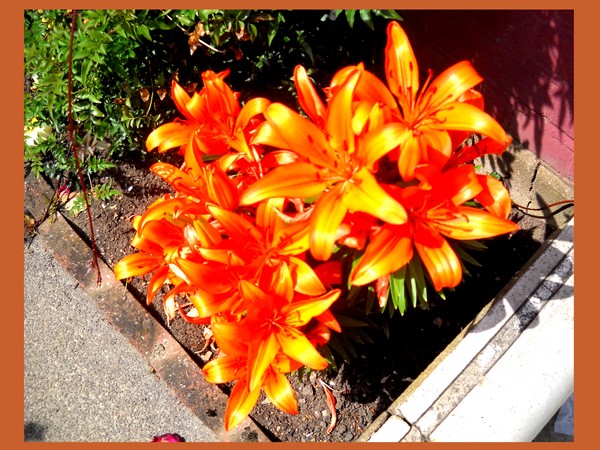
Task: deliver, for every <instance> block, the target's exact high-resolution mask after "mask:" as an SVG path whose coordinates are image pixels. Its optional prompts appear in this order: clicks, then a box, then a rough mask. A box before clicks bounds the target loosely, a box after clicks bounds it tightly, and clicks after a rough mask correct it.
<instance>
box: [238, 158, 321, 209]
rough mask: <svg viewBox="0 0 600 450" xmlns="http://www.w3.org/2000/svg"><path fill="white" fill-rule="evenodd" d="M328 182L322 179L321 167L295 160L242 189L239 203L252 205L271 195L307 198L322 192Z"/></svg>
mask: <svg viewBox="0 0 600 450" xmlns="http://www.w3.org/2000/svg"><path fill="white" fill-rule="evenodd" d="M329 184H330V181H328V180H323V179H322V176H321V169H319V168H318V167H315V166H314V165H313V164H310V163H306V162H297V163H292V164H288V165H286V166H280V167H278V168H276V169H275V170H273V171H271V172H269V173H268V174H266V175H265V176H264V177H263V178H261V179H260V180H258V181H256V182H255V183H253V184H252V185H250V186H249V187H248V189H247V190H246V191H244V192H243V193H242V195H241V198H240V204H242V205H252V204H254V203H258V202H260V201H262V200H264V199H267V198H272V197H289V198H309V197H313V196H316V195H319V194H320V193H322V192H323V191H324V190H325V188H326V187H327V186H328V185H329Z"/></svg>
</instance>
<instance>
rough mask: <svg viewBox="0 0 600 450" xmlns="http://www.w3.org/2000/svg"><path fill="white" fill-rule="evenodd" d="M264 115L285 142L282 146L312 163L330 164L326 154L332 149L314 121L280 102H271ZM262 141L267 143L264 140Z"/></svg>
mask: <svg viewBox="0 0 600 450" xmlns="http://www.w3.org/2000/svg"><path fill="white" fill-rule="evenodd" d="M264 116H265V119H267V121H268V122H269V123H270V124H271V126H272V127H273V129H274V130H275V132H276V133H278V134H279V136H280V137H281V139H283V140H284V141H285V142H287V146H286V147H284V148H286V149H289V150H293V151H295V152H296V153H298V154H299V155H301V156H303V157H305V158H307V159H308V160H310V161H311V162H312V163H313V164H318V165H320V166H327V165H328V164H330V157H328V156H326V154H328V153H332V150H331V149H330V146H329V143H328V142H327V138H326V137H325V135H324V134H323V132H322V131H321V130H320V129H319V128H318V127H317V126H316V125H315V124H314V123H312V122H311V121H309V120H308V119H305V118H303V117H301V116H300V115H299V114H298V113H297V112H295V111H292V110H291V109H290V108H288V107H287V106H285V105H283V104H281V103H272V104H271V105H270V106H269V107H268V108H267V110H266V111H265V112H264ZM262 143H264V144H268V142H265V141H264V140H262ZM324 153H325V155H324Z"/></svg>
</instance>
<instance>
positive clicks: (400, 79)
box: [385, 22, 419, 109]
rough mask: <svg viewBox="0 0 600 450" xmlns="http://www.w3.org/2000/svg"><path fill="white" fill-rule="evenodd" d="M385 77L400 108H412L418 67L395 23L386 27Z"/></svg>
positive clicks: (417, 84)
mask: <svg viewBox="0 0 600 450" xmlns="http://www.w3.org/2000/svg"><path fill="white" fill-rule="evenodd" d="M385 76H386V79H387V82H388V86H389V88H390V91H392V94H394V95H395V96H396V97H398V101H399V102H400V105H401V106H402V108H403V109H406V108H407V107H412V106H413V101H414V99H415V98H416V96H417V92H418V90H419V67H418V65H417V59H416V58H415V55H414V53H413V50H412V47H411V45H410V42H409V40H408V36H406V33H405V32H404V30H403V29H402V27H401V26H400V25H399V24H398V23H397V22H390V24H389V25H388V27H387V45H386V48H385Z"/></svg>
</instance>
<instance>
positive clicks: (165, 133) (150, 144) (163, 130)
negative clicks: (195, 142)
mask: <svg viewBox="0 0 600 450" xmlns="http://www.w3.org/2000/svg"><path fill="white" fill-rule="evenodd" d="M196 128H197V125H195V124H189V123H186V122H170V123H166V124H164V125H161V126H160V127H158V128H156V129H155V130H153V131H152V132H151V133H150V134H149V135H148V137H147V138H146V150H148V151H151V150H154V149H155V148H157V147H158V151H159V152H165V151H167V150H169V149H172V148H179V147H181V146H182V145H185V144H187V143H188V142H189V141H190V139H192V136H193V135H194V133H195V131H196Z"/></svg>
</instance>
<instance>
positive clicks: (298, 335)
mask: <svg viewBox="0 0 600 450" xmlns="http://www.w3.org/2000/svg"><path fill="white" fill-rule="evenodd" d="M240 288H241V292H242V298H243V299H244V301H245V302H246V305H247V306H246V315H245V317H244V318H243V319H241V321H232V322H223V323H221V322H214V323H213V325H212V329H213V334H214V336H215V339H216V340H217V343H219V339H226V340H238V341H243V342H248V366H247V370H248V383H249V384H248V388H249V390H250V391H252V390H254V389H255V388H256V386H258V385H259V384H260V382H261V380H262V377H263V375H264V372H265V371H266V370H267V368H268V367H269V365H270V364H271V363H272V362H273V361H274V359H275V357H276V355H277V354H278V352H280V351H281V352H282V353H283V354H285V355H287V356H288V357H290V358H291V359H293V360H295V361H298V362H299V363H301V364H303V365H306V366H308V367H310V368H312V369H315V370H322V369H324V368H326V367H327V361H326V360H325V359H324V358H323V357H322V356H321V355H320V354H319V352H318V351H317V350H316V349H315V347H314V345H313V344H312V343H311V341H310V340H309V339H308V338H307V336H306V335H305V334H304V333H303V332H302V331H301V329H300V327H302V326H303V325H306V324H307V323H308V322H309V321H310V320H311V319H312V318H314V317H316V316H319V315H320V314H322V313H324V312H325V311H326V310H328V309H329V307H330V306H331V304H332V303H333V302H334V301H335V300H337V298H338V297H339V295H340V290H338V289H336V290H332V291H329V292H327V293H325V294H323V295H320V296H317V297H309V298H306V299H301V300H294V294H293V291H292V290H291V286H290V285H288V284H286V283H281V284H279V285H276V286H274V289H275V290H274V291H272V292H271V293H265V292H264V291H263V290H261V289H260V288H259V287H257V286H255V285H253V284H252V283H249V282H247V281H245V280H242V281H241V282H240Z"/></svg>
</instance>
